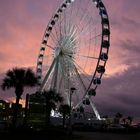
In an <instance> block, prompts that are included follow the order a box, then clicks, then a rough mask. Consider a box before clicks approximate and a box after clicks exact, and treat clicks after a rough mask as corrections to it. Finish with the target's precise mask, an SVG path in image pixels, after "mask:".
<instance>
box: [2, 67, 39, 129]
mask: <svg viewBox="0 0 140 140" xmlns="http://www.w3.org/2000/svg"><path fill="white" fill-rule="evenodd" d="M36 84H37V78H36V76H35V74H34V72H33V71H32V70H31V69H29V68H28V69H25V68H13V69H12V70H8V71H7V72H6V76H5V78H4V79H3V83H2V85H1V87H2V89H3V90H6V89H10V88H14V89H15V95H16V104H15V108H14V113H13V120H12V123H13V127H15V126H16V121H17V115H18V107H19V100H20V98H21V95H22V94H23V92H24V88H25V87H33V86H35V85H36Z"/></svg>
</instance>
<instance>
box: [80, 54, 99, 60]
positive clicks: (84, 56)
mask: <svg viewBox="0 0 140 140" xmlns="http://www.w3.org/2000/svg"><path fill="white" fill-rule="evenodd" d="M77 56H80V57H83V58H90V59H97V60H98V59H99V58H97V57H93V56H86V55H80V54H77Z"/></svg>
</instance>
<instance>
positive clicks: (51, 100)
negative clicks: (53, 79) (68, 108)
mask: <svg viewBox="0 0 140 140" xmlns="http://www.w3.org/2000/svg"><path fill="white" fill-rule="evenodd" d="M42 94H43V95H44V97H45V102H46V103H45V104H46V124H47V125H49V124H50V115H51V111H52V109H53V110H55V109H56V107H57V103H61V102H62V101H63V98H62V97H61V95H60V94H59V93H56V92H55V91H53V90H49V91H44V92H43V93H42Z"/></svg>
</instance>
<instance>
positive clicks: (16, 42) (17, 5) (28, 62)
mask: <svg viewBox="0 0 140 140" xmlns="http://www.w3.org/2000/svg"><path fill="white" fill-rule="evenodd" d="M61 1H62V0H40V1H39V0H0V27H1V29H0V83H1V81H2V79H3V76H4V74H5V72H6V71H7V70H8V69H11V68H13V67H31V68H35V67H36V61H37V57H38V53H39V48H40V44H41V40H42V37H43V34H44V31H45V29H46V26H47V23H48V22H49V19H50V18H51V16H52V14H53V13H54V11H55V9H56V8H57V7H58V5H59V4H60V3H61ZM103 2H104V4H105V6H106V8H107V11H108V14H109V20H110V26H111V46H110V50H109V60H108V62H107V66H106V72H105V75H106V76H104V78H103V80H102V84H101V86H99V88H98V89H97V95H96V97H95V98H94V100H95V101H94V102H95V104H96V107H97V108H98V110H99V112H100V114H102V115H105V114H113V115H114V114H115V113H116V112H121V113H122V114H124V115H131V116H136V117H140V109H139V108H140V62H139V60H140V46H139V44H140V33H139V32H140V16H139V11H140V10H139V7H140V0H133V1H132V0H117V1H116V0H103ZM10 92H11V91H10ZM12 92H13V93H12V94H10V93H9V91H5V92H3V91H0V98H2V99H8V100H10V99H12V97H14V91H12Z"/></svg>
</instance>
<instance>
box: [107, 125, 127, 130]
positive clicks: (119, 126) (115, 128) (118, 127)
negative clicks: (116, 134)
mask: <svg viewBox="0 0 140 140" xmlns="http://www.w3.org/2000/svg"><path fill="white" fill-rule="evenodd" d="M107 129H108V130H124V129H125V127H124V126H122V125H121V124H111V125H109V126H108V128H107Z"/></svg>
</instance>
